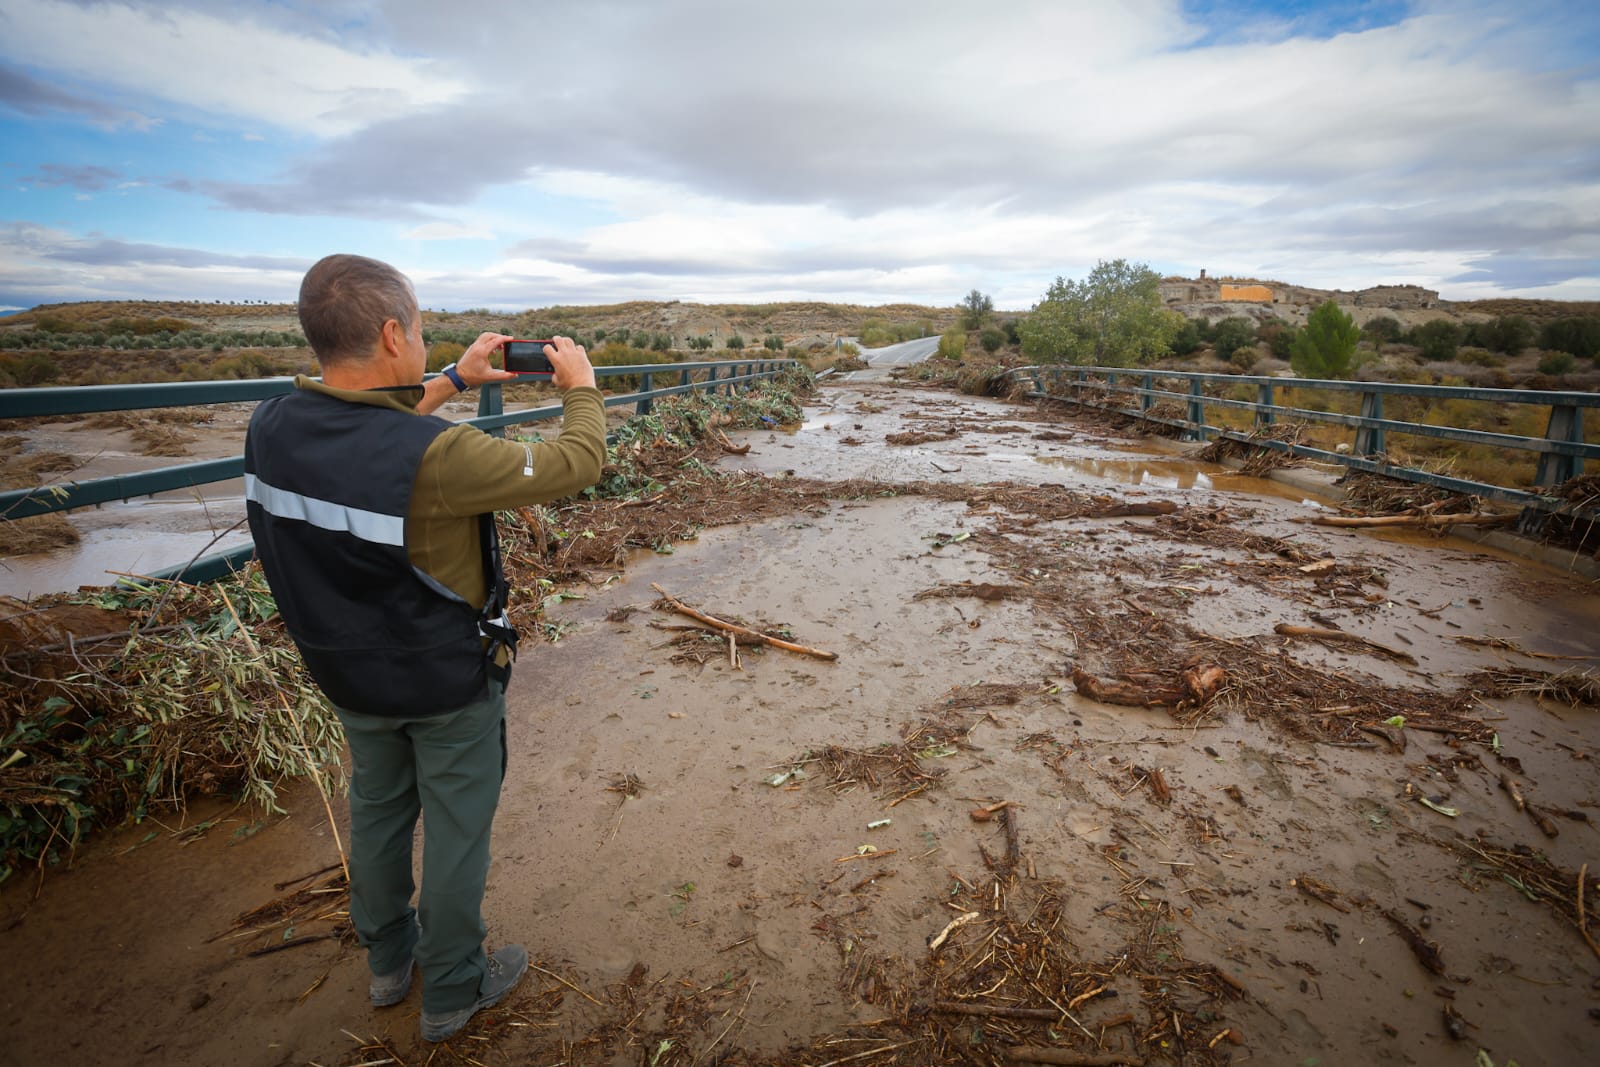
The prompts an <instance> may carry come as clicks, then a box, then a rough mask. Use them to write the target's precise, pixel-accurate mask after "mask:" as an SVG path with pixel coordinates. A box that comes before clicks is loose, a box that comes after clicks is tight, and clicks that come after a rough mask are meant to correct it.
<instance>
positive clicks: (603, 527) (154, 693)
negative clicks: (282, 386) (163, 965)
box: [0, 371, 812, 882]
mask: <svg viewBox="0 0 1600 1067" xmlns="http://www.w3.org/2000/svg"><path fill="white" fill-rule="evenodd" d="M811 382H812V378H811V375H810V373H809V372H806V371H795V372H791V373H789V374H787V375H785V376H783V377H782V378H781V379H779V380H776V381H770V382H763V383H761V384H759V385H758V386H757V387H755V388H753V389H751V390H749V391H747V392H744V393H740V394H738V395H736V396H734V397H727V396H708V395H706V394H704V393H696V394H692V395H686V396H684V397H675V398H671V399H668V400H664V401H660V402H658V404H657V406H656V410H655V411H654V412H653V413H652V414H650V415H643V416H635V417H634V418H632V419H629V420H628V421H627V422H626V423H624V424H623V426H622V427H621V428H620V429H619V430H618V431H617V432H616V434H615V443H614V444H612V445H611V446H610V447H609V449H608V456H607V463H606V467H605V471H604V474H603V476H602V480H601V482H600V484H599V485H598V486H597V487H595V488H594V489H592V490H590V491H588V492H586V493H585V494H583V495H582V496H581V497H580V498H579V499H577V500H576V501H574V502H573V503H572V504H570V505H569V506H566V507H557V506H550V507H542V508H521V509H518V510H516V511H514V512H509V513H507V514H506V515H505V516H503V521H502V528H503V532H504V541H505V545H506V554H507V558H508V560H510V561H511V574H510V577H511V582H512V585H513V588H515V589H516V590H517V591H518V592H517V597H516V599H515V602H514V604H513V611H512V614H513V618H514V619H515V621H517V623H518V624H519V626H520V627H521V628H522V630H523V632H524V634H534V635H542V636H544V637H546V638H555V637H558V636H559V634H560V630H559V628H558V627H551V626H546V625H545V624H544V622H543V620H542V618H541V615H542V612H543V608H544V606H545V604H546V603H547V601H548V598H549V597H551V596H556V597H557V598H558V599H559V596H560V594H558V593H556V592H555V587H556V584H557V582H559V581H564V580H570V579H572V578H573V577H575V576H576V574H577V573H578V572H579V571H581V570H583V569H585V568H587V567H591V566H620V565H622V563H623V562H624V561H625V559H626V553H627V551H628V550H629V549H630V548H655V549H657V550H658V551H669V550H670V545H671V542H672V541H673V540H677V539H682V538H685V537H690V536H693V535H694V533H695V531H696V530H698V528H699V526H700V525H703V524H705V523H708V522H711V521H734V520H733V519H731V518H726V519H720V520H714V519H713V518H712V517H711V516H712V512H713V511H714V510H719V509H720V510H721V511H722V512H723V514H724V515H731V514H733V512H732V511H730V510H729V509H728V508H726V506H724V504H723V503H719V496H718V494H717V492H716V487H715V485H713V484H711V483H712V482H715V481H717V480H718V478H719V477H720V476H716V475H714V474H713V472H711V471H710V468H709V467H708V466H707V464H706V462H705V460H704V458H701V456H700V455H699V453H700V452H701V451H702V450H706V449H709V450H712V451H720V450H721V449H722V448H723V447H724V446H723V441H725V438H724V437H723V436H722V431H723V430H725V429H737V428H748V427H759V426H769V425H771V426H776V425H782V424H790V423H794V422H797V421H798V420H799V419H800V418H801V412H800V407H799V397H800V396H801V395H802V394H803V393H805V392H806V391H808V390H809V389H810V387H811ZM672 487H675V488H678V489H687V490H693V491H694V492H695V493H697V494H699V495H697V496H696V499H697V500H702V503H703V506H702V507H700V508H699V509H698V510H691V511H687V512H682V513H679V512H674V511H673V510H672V509H670V508H665V509H637V510H633V509H630V510H629V511H627V512H623V513H618V512H616V511H615V504H616V502H617V501H619V500H638V499H640V498H645V497H651V496H655V495H659V494H663V493H665V492H667V491H668V489H669V488H672ZM619 514H621V515H622V517H623V520H624V521H619V519H618V515H619ZM535 639H536V638H535ZM0 661H3V662H4V664H5V674H4V681H0V882H4V881H5V880H6V879H7V878H8V877H10V876H11V875H13V874H15V873H17V872H18V871H21V870H24V869H28V868H33V869H37V870H39V871H40V872H43V870H45V869H46V868H48V867H50V866H53V865H56V864H59V863H61V862H64V861H66V860H67V859H69V858H70V856H71V855H72V851H73V849H74V848H75V847H76V846H77V845H78V843H79V842H81V841H82V840H83V838H84V837H85V836H86V835H87V834H89V833H90V832H92V831H94V830H96V829H100V828H103V827H108V826H116V825H119V824H122V823H124V822H128V821H133V822H138V821H141V820H143V819H144V818H146V817H147V816H151V815H153V814H155V813H157V812H159V811H161V810H173V809H181V808H182V806H183V805H184V803H185V801H186V800H187V799H189V798H190V797H193V796H196V795H227V796H234V797H237V798H238V799H239V800H240V801H242V802H245V803H248V804H251V805H253V806H255V807H257V808H258V809H265V810H273V809H275V807H276V798H277V790H278V788H279V785H280V784H281V783H282V782H283V781H284V780H285V779H290V778H297V777H305V776H317V777H320V778H322V780H323V785H324V787H325V788H330V789H334V788H338V787H339V785H340V783H341V782H342V770H341V767H340V762H339V761H340V756H341V753H342V750H343V737H342V733H341V731H340V729H339V725H338V721H337V719H336V718H335V717H334V716H333V714H332V713H331V711H330V710H329V709H328V707H327V705H326V704H325V702H324V701H323V700H322V697H321V695H320V693H319V692H318V691H317V689H316V688H315V686H314V684H313V683H312V681H311V679H310V677H309V676H308V675H307V674H306V673H305V670H304V668H303V667H302V665H301V663H300V658H299V656H298V654H297V653H296V652H295V651H294V648H293V645H292V643H291V642H290V640H289V638H288V635H287V634H286V633H285V632H284V630H283V626H282V622H281V620H280V619H279V617H278V615H277V607H276V604H275V602H274V601H273V599H272V595H271V592H270V590H268V588H267V586H266V582H265V580H264V579H263V577H262V575H261V572H260V569H259V567H258V566H256V565H254V564H252V565H250V566H249V567H247V568H246V569H244V570H243V571H241V572H239V573H238V574H236V575H234V576H233V577H231V578H229V579H226V580H224V581H220V582H217V583H214V584H210V585H204V586H195V585H187V584H183V583H178V582H164V581H135V582H132V583H130V584H128V585H126V586H125V587H108V588H104V589H98V590H91V591H89V592H87V593H80V594H63V595H59V596H53V597H43V598H39V599H38V600H35V601H34V602H33V603H31V604H28V605H22V604H19V603H17V602H15V601H9V602H0Z"/></svg>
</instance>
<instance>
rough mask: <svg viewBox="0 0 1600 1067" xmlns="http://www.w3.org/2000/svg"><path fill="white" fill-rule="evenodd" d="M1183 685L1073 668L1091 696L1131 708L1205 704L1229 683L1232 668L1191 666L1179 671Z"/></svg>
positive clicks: (1076, 682) (1081, 687)
mask: <svg viewBox="0 0 1600 1067" xmlns="http://www.w3.org/2000/svg"><path fill="white" fill-rule="evenodd" d="M1179 679H1180V684H1179V685H1159V684H1140V683H1137V682H1122V681H1117V680H1115V679H1112V678H1097V677H1095V676H1094V675H1092V674H1090V673H1089V672H1088V671H1086V670H1084V669H1083V668H1081V667H1074V668H1072V684H1073V685H1075V686H1077V688H1078V692H1080V693H1082V694H1083V695H1084V696H1086V697H1088V698H1089V699H1090V700H1098V701H1099V702H1100V703H1102V704H1121V705H1122V706H1123V707H1129V708H1159V707H1174V706H1176V705H1178V704H1182V703H1184V702H1185V701H1188V702H1190V703H1193V704H1203V703H1205V702H1206V701H1207V700H1210V699H1211V698H1212V697H1214V696H1216V695H1217V693H1218V691H1220V690H1221V689H1222V687H1223V686H1224V685H1225V684H1226V683H1227V680H1228V672H1227V671H1225V670H1223V669H1222V668H1221V667H1218V666H1217V665H1216V664H1214V663H1203V664H1200V665H1199V666H1195V667H1190V668H1188V669H1186V670H1185V671H1183V673H1182V674H1181V675H1179Z"/></svg>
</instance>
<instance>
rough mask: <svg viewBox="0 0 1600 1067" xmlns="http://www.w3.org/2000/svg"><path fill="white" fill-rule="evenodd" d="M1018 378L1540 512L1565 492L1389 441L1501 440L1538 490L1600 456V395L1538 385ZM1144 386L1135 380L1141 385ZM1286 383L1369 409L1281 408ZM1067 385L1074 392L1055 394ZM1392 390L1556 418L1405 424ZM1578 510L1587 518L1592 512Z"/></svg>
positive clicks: (1107, 406) (1075, 375) (1191, 431)
mask: <svg viewBox="0 0 1600 1067" xmlns="http://www.w3.org/2000/svg"><path fill="white" fill-rule="evenodd" d="M1008 377H1009V378H1011V379H1012V380H1013V381H1017V382H1025V383H1028V384H1031V385H1032V386H1033V389H1032V390H1031V392H1030V393H1029V395H1030V396H1034V397H1049V398H1052V399H1057V400H1068V401H1070V402H1072V403H1077V404H1082V405H1084V406H1086V407H1093V408H1098V409H1100V410H1103V411H1111V412H1115V413H1117V414H1120V415H1129V416H1132V417H1134V418H1138V419H1143V420H1145V421H1148V422H1154V423H1159V424H1161V425H1163V426H1170V427H1174V428H1176V429H1179V430H1181V431H1183V438H1184V439H1185V440H1191V441H1201V440H1208V439H1210V438H1213V437H1222V438H1227V439H1228V440H1232V441H1238V442H1240V443H1242V444H1247V445H1251V446H1254V447H1258V448H1270V449H1275V450H1277V451H1280V452H1286V453H1289V454H1291V455H1296V456H1305V457H1308V458H1311V459H1318V460H1323V461H1325V462H1329V463H1337V464H1341V465H1343V466H1346V467H1350V468H1352V469H1354V470H1362V471H1371V472H1373V473H1376V474H1383V475H1386V476H1388V477H1391V478H1400V479H1403V480H1405V481H1409V482H1417V483H1420V484H1423V485H1432V486H1438V487H1439V488H1442V489H1449V490H1452V491H1455V492H1459V493H1469V494H1471V495H1474V496H1481V497H1484V498H1486V499H1490V500H1496V501H1500V502H1502V503H1507V504H1517V505H1521V506H1523V507H1524V508H1528V509H1531V510H1532V511H1533V512H1534V513H1536V514H1541V515H1542V514H1544V513H1548V512H1553V511H1561V510H1565V502H1564V501H1562V500H1561V499H1560V498H1557V497H1552V496H1546V495H1542V494H1539V493H1537V492H1531V491H1528V490H1524V489H1517V488H1515V487H1512V486H1502V485H1491V484H1488V483H1486V482H1477V481H1472V480H1469V479H1465V478H1454V477H1451V476H1449V475H1444V474H1437V473H1434V472H1432V471H1424V470H1419V469H1417V468H1415V467H1407V466H1403V465H1399V464H1395V463H1391V462H1389V460H1388V459H1387V458H1386V453H1385V448H1386V438H1385V435H1386V434H1389V433H1404V434H1416V435H1418V436H1423V437H1436V438H1441V439H1444V440H1448V441H1459V442H1462V443H1464V444H1482V445H1493V446H1496V447H1500V448H1511V449H1517V450H1521V451H1525V452H1535V453H1538V455H1539V465H1538V469H1537V471H1536V473H1535V475H1534V483H1535V487H1536V488H1539V487H1547V486H1554V485H1558V484H1560V483H1561V482H1564V481H1566V480H1568V479H1570V478H1575V477H1577V476H1578V475H1580V474H1582V473H1583V461H1584V460H1585V459H1600V444H1588V443H1585V442H1584V440H1583V410H1584V409H1585V408H1600V394H1597V393H1573V392H1554V391H1545V390H1536V389H1480V388H1473V387H1467V386H1445V385H1404V384H1395V383H1388V382H1352V381H1327V380H1323V379H1315V378H1265V377H1259V376H1255V375H1244V374H1204V373H1199V372H1195V371H1166V370H1162V371H1153V370H1144V369H1129V368H1127V367H1120V368H1119V367H1080V366H1071V365H1041V366H1033V367H1018V368H1015V369H1013V370H1012V371H1010V372H1009V373H1008ZM1170 381H1179V382H1187V383H1188V390H1187V391H1178V390H1174V389H1170V388H1164V387H1163V386H1164V385H1165V383H1167V382H1170ZM1134 383H1137V384H1134ZM1208 385H1213V386H1228V387H1236V386H1240V385H1247V386H1254V387H1255V388H1256V391H1257V393H1256V399H1255V400H1254V401H1249V400H1232V399H1228V398H1225V397H1219V396H1208V395H1206V393H1205V387H1206V386H1208ZM1280 388H1293V389H1319V390H1330V391H1335V392H1346V393H1356V394H1359V395H1360V397H1361V413H1360V414H1359V415H1346V414H1343V413H1342V412H1336V411H1320V410H1316V409H1311V408H1298V407H1283V406H1281V405H1278V404H1276V403H1274V391H1275V390H1276V389H1280ZM1052 390H1056V391H1061V390H1068V391H1070V392H1071V395H1070V396H1062V395H1057V392H1052ZM1385 396H1390V397H1400V396H1406V397H1427V398H1431V399H1438V400H1479V401H1486V402H1489V403H1495V404H1533V405H1537V406H1542V407H1548V408H1549V409H1550V419H1549V423H1548V426H1547V428H1546V430H1545V435H1544V436H1543V437H1521V436H1517V435H1514V434H1501V433H1490V432H1488V431H1484V430H1469V429H1466V428H1462V427H1454V426H1434V425H1431V424H1428V423H1418V422H1403V421H1396V420H1393V419H1386V418H1384V417H1383V399H1384V397H1385ZM1113 397H1128V398H1131V399H1132V400H1134V401H1136V403H1137V407H1126V406H1121V405H1120V404H1118V403H1116V402H1114V401H1113V400H1112V398H1113ZM1163 400H1172V401H1176V402H1179V403H1182V404H1184V405H1185V416H1186V417H1185V418H1184V419H1181V420H1179V419H1171V418H1164V417H1161V416H1159V415H1153V414H1151V409H1152V408H1154V407H1155V406H1156V404H1157V403H1159V402H1160V401H1163ZM1207 408H1228V409H1233V410H1236V411H1249V412H1252V413H1253V415H1254V421H1255V425H1256V426H1257V427H1262V426H1269V425H1272V424H1273V423H1276V422H1277V421H1278V420H1279V419H1295V420H1303V421H1305V422H1320V423H1328V424H1333V425H1338V426H1348V427H1352V428H1354V429H1355V431H1356V433H1355V441H1354V443H1353V445H1352V447H1351V450H1350V452H1349V453H1348V454H1347V453H1343V452H1330V451H1328V450H1326V449H1321V448H1314V447H1312V446H1310V445H1302V444H1298V443H1295V442H1290V441H1277V440H1272V439H1270V438H1265V437H1253V436H1251V435H1250V434H1246V433H1241V432H1239V431H1237V430H1233V429H1230V428H1228V427H1225V426H1214V425H1212V424H1210V423H1209V422H1208V421H1207V420H1206V409H1207ZM1580 514H1583V515H1588V514H1589V513H1588V512H1582V513H1580Z"/></svg>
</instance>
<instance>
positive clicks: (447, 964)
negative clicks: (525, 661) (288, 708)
mask: <svg viewBox="0 0 1600 1067" xmlns="http://www.w3.org/2000/svg"><path fill="white" fill-rule="evenodd" d="M334 710H335V711H336V712H337V713H338V716H339V721H340V722H341V723H343V724H344V732H345V737H346V739H347V740H348V741H349V743H350V756H351V762H352V763H353V764H354V768H355V769H354V771H353V773H352V774H351V779H350V882H351V885H350V921H351V923H352V925H353V926H354V927H355V930H356V936H357V937H359V938H360V940H361V944H362V945H364V946H366V949H367V964H368V966H369V967H370V968H371V969H372V973H373V974H381V975H387V974H393V973H395V972H396V971H399V970H400V969H401V968H403V967H407V966H409V965H410V961H411V959H412V958H413V956H414V957H415V959H416V961H417V965H418V966H419V967H420V968H421V971H422V1007H423V1010H424V1011H428V1012H433V1013H443V1012H452V1011H457V1010H459V1009H461V1008H464V1007H466V1006H467V1005H469V1004H472V1003H473V1002H474V1001H476V1000H477V999H478V985H479V983H480V982H481V981H482V979H483V976H484V974H485V970H486V967H487V964H488V960H487V958H486V956H485V955H484V950H483V937H484V933H485V929H484V925H483V914H482V905H483V889H484V883H485V882H486V881H487V880H488V877H489V827H490V825H491V824H492V823H493V822H494V811H495V807H496V805H497V804H498V803H499V801H500V783H501V780H502V779H503V778H504V777H505V766H506V747H505V715H506V696H505V689H504V687H503V686H501V685H499V684H497V683H494V682H490V683H489V695H488V696H487V697H486V698H485V699H483V700H480V701H477V702H476V703H472V704H468V705H466V706H465V707H463V708H459V709H457V710H455V711H450V712H445V713H444V714H442V715H433V716H429V717H428V718H425V719H391V718H387V717H384V716H377V715H363V714H359V713H357V712H353V711H346V710H345V709H343V708H335V709H334ZM419 813H420V814H421V816H422V892H421V895H420V896H419V897H418V900H417V907H416V908H415V909H414V908H412V906H411V894H412V891H413V889H414V888H415V886H414V884H413V881H412V876H411V866H412V862H411V853H412V847H411V843H412V838H413V836H414V834H415V831H416V826H417V816H418V814H419Z"/></svg>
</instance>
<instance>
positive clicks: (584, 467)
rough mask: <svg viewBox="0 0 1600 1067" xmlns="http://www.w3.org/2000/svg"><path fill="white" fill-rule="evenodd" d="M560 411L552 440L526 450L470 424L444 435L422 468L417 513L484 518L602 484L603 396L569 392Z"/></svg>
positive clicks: (414, 506)
mask: <svg viewBox="0 0 1600 1067" xmlns="http://www.w3.org/2000/svg"><path fill="white" fill-rule="evenodd" d="M562 406H563V411H562V418H561V435H560V437H558V438H557V439H556V440H554V441H541V442H539V443H538V444H523V443H522V442H520V441H508V440H504V439H502V438H499V437H493V436H491V435H489V434H486V433H484V432H482V431H481V430H479V429H477V428H476V427H472V426H459V427H456V428H455V429H453V430H446V431H445V432H444V433H442V434H440V435H439V436H438V437H437V438H436V439H435V440H434V442H433V444H432V445H430V446H429V448H428V451H427V453H426V454H425V455H424V456H423V457H422V463H421V465H420V466H419V467H418V468H417V481H416V492H415V494H414V495H413V498H412V507H411V514H412V515H413V516H414V517H419V518H421V517H426V516H428V515H429V514H430V513H431V514H433V515H440V514H443V515H453V516H468V515H481V514H483V513H485V512H490V511H503V510H505V509H507V508H515V507H522V506H523V505H526V504H542V503H545V502H547V501H550V500H559V499H560V498H561V497H564V496H570V495H571V494H573V493H576V492H577V491H578V490H580V489H584V488H587V487H588V486H591V485H593V484H594V483H595V482H597V481H599V480H600V468H601V467H602V466H604V465H605V459H606V409H605V404H604V402H603V401H602V400H601V398H600V390H598V389H587V388H577V389H569V390H567V392H566V393H565V395H564V396H563V397H562ZM530 457H531V458H532V463H531V464H530V463H529V458H530ZM435 509H437V510H435Z"/></svg>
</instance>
